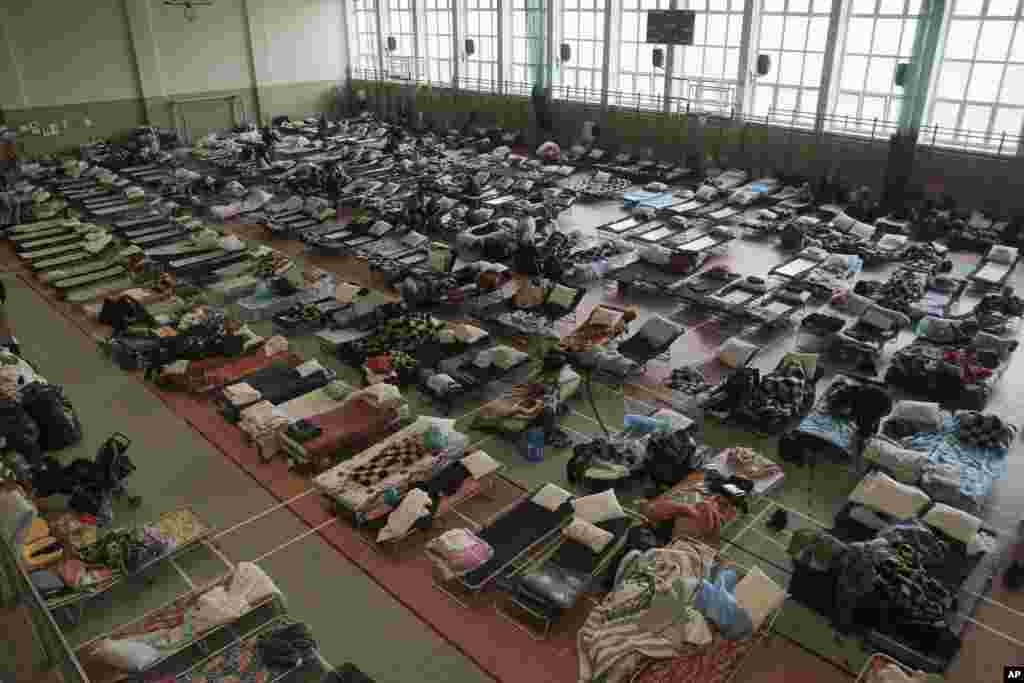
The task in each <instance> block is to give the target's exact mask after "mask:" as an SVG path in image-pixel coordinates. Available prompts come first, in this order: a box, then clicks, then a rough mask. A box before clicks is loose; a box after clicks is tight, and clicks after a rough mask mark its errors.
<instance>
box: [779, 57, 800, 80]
mask: <svg viewBox="0 0 1024 683" xmlns="http://www.w3.org/2000/svg"><path fill="white" fill-rule="evenodd" d="M803 63H804V60H803V55H802V54H800V53H799V52H797V53H793V52H783V53H782V55H781V57H780V60H779V81H778V82H779V83H786V84H789V85H799V84H800V83H801V82H802V80H803Z"/></svg>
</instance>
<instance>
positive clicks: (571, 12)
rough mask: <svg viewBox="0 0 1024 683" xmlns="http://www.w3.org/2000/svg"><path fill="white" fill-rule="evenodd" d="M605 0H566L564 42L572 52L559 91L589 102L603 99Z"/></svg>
mask: <svg viewBox="0 0 1024 683" xmlns="http://www.w3.org/2000/svg"><path fill="white" fill-rule="evenodd" d="M604 17H605V0H563V2H562V22H561V23H562V41H561V42H562V43H566V44H568V45H569V49H570V50H571V51H572V54H571V55H570V57H569V62H568V63H566V64H562V65H561V67H560V72H559V85H561V86H562V87H561V88H560V89H559V92H558V94H559V95H560V96H562V97H565V98H568V99H573V100H584V101H587V102H595V101H600V99H601V87H602V83H601V73H602V71H603V69H604V59H605V50H604V28H605V26H604Z"/></svg>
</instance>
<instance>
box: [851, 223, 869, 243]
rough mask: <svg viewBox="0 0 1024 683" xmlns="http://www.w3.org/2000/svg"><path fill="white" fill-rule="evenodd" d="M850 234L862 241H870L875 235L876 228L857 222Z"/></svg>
mask: <svg viewBox="0 0 1024 683" xmlns="http://www.w3.org/2000/svg"><path fill="white" fill-rule="evenodd" d="M850 234H851V235H853V236H854V237H859V238H860V239H862V240H869V239H871V238H872V237H873V236H874V234H875V226H873V225H868V224H867V223H861V222H860V221H857V222H856V223H854V224H853V226H852V227H851V228H850Z"/></svg>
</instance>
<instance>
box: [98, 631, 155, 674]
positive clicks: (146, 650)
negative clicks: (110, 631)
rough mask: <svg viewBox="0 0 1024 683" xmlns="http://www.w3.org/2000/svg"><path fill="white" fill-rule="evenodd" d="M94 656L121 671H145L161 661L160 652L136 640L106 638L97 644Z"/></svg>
mask: <svg viewBox="0 0 1024 683" xmlns="http://www.w3.org/2000/svg"><path fill="white" fill-rule="evenodd" d="M94 654H95V655H96V657H97V659H99V660H100V661H101V662H103V663H104V664H107V665H109V666H112V667H114V668H115V669H118V670H120V671H135V672H140V671H145V670H146V669H147V668H149V667H150V666H152V665H153V664H154V663H156V662H158V661H159V660H160V652H159V650H157V649H156V648H155V647H153V646H152V645H150V644H149V643H145V642H142V641H136V640H111V639H110V638H104V639H103V640H101V641H100V642H99V643H97V644H96V649H95V650H94Z"/></svg>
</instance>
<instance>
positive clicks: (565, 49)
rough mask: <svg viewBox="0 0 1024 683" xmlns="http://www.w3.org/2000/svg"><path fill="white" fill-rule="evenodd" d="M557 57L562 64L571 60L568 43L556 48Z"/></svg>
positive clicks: (570, 49) (570, 47) (570, 50)
mask: <svg viewBox="0 0 1024 683" xmlns="http://www.w3.org/2000/svg"><path fill="white" fill-rule="evenodd" d="M558 56H559V57H561V59H562V63H563V64H564V63H566V62H568V61H569V60H570V59H572V45H569V43H562V45H561V46H560V47H559V48H558Z"/></svg>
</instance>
